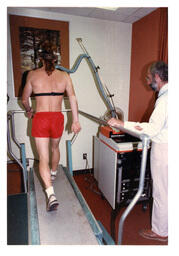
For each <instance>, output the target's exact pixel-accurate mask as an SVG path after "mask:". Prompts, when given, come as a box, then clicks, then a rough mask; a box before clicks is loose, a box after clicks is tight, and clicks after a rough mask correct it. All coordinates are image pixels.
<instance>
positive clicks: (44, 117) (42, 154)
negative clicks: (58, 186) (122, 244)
mask: <svg viewBox="0 0 179 256" xmlns="http://www.w3.org/2000/svg"><path fill="white" fill-rule="evenodd" d="M55 59H56V57H55V54H54V51H53V47H52V46H51V45H50V44H49V43H48V42H45V44H44V45H43V48H42V52H41V61H42V63H43V66H42V68H39V69H36V70H33V71H30V72H29V74H28V77H27V82H26V85H25V87H24V90H23V94H22V104H23V106H24V108H25V110H26V113H27V116H28V118H33V119H32V131H31V132H32V136H33V137H34V138H35V143H36V148H37V151H38V155H39V172H40V176H41V178H42V180H43V182H44V185H45V191H46V194H47V198H48V200H47V211H52V210H56V209H57V207H58V201H57V199H56V196H55V193H54V189H53V186H52V177H54V176H55V175H56V172H57V166H58V164H59V160H60V151H59V142H60V139H61V136H62V133H63V129H64V116H63V114H62V113H61V107H62V99H63V94H64V92H65V91H66V92H67V95H68V97H69V101H70V105H71V110H72V118H73V121H72V127H71V131H72V132H74V133H78V132H79V131H80V130H81V127H80V123H79V120H78V104H77V99H76V96H75V92H74V88H73V84H72V80H71V78H70V76H69V75H68V74H67V73H66V72H63V71H59V70H56V69H55ZM32 93H34V96H35V100H36V111H35V114H34V111H33V109H32V108H31V107H30V104H29V97H30V95H31V94H32ZM50 142H51V151H52V166H51V167H52V169H51V171H50V167H49V143H50Z"/></svg>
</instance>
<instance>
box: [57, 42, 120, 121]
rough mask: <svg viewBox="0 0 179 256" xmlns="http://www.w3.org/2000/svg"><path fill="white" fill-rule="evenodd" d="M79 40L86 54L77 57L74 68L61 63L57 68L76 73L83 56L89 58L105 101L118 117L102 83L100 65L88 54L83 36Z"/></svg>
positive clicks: (112, 112)
mask: <svg viewBox="0 0 179 256" xmlns="http://www.w3.org/2000/svg"><path fill="white" fill-rule="evenodd" d="M77 41H78V43H79V45H80V47H81V48H82V50H83V51H84V53H85V54H82V55H80V56H79V57H78V58H77V60H76V62H75V64H74V65H73V68H72V69H67V68H64V67H62V66H59V65H57V66H56V68H57V69H60V70H62V71H65V72H67V73H74V72H75V71H76V70H77V69H78V67H79V65H80V63H81V61H82V59H83V58H86V59H87V60H88V63H89V64H90V66H91V68H92V70H93V72H94V75H95V77H96V81H97V86H98V88H99V90H100V92H101V94H102V96H103V99H104V101H105V103H106V104H107V106H108V107H109V109H110V111H111V115H112V117H117V115H116V111H115V109H114V108H113V106H112V104H111V102H110V101H109V99H108V97H107V95H106V93H105V90H104V87H103V84H102V82H101V79H100V77H99V74H98V69H99V67H96V66H95V64H94V62H93V60H92V58H91V57H90V56H89V54H88V52H87V50H86V48H85V47H84V45H83V44H82V39H81V38H77Z"/></svg>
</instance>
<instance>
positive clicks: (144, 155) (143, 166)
mask: <svg viewBox="0 0 179 256" xmlns="http://www.w3.org/2000/svg"><path fill="white" fill-rule="evenodd" d="M79 113H80V114H82V115H84V116H86V117H87V118H89V119H91V120H93V121H95V122H98V123H99V124H102V125H107V126H109V125H108V123H107V122H106V121H105V120H103V119H101V118H98V117H95V116H93V115H90V114H88V113H85V112H83V111H80V110H79ZM115 129H116V128H115ZM118 130H120V131H122V132H124V133H127V134H130V135H132V136H134V137H137V138H139V139H140V140H141V141H142V159H141V166H140V177H139V187H138V191H137V193H136V195H135V196H134V198H133V199H132V201H131V202H130V204H129V205H128V207H127V208H126V210H125V211H124V213H123V214H122V216H121V218H120V222H119V228H118V244H119V245H120V244H121V243H122V233H123V225H124V221H125V219H126V217H127V216H128V214H129V213H130V211H131V210H132V208H133V207H134V206H135V204H136V203H137V201H138V200H139V198H140V197H141V195H142V192H143V189H144V179H145V171H146V163H147V153H148V148H149V144H150V137H149V136H148V135H146V134H144V133H141V134H139V133H136V132H134V131H132V130H130V129H126V128H124V127H123V126H120V127H119V128H118Z"/></svg>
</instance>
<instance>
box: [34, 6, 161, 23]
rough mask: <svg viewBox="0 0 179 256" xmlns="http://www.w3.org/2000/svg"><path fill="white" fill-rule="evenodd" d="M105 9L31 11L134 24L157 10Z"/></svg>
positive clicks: (148, 8) (45, 9)
mask: <svg viewBox="0 0 179 256" xmlns="http://www.w3.org/2000/svg"><path fill="white" fill-rule="evenodd" d="M106 8H107V7H104V8H98V7H34V8H33V9H38V10H44V11H50V12H56V13H64V14H70V15H76V16H83V17H88V18H96V19H102V20H109V21H117V22H125V23H134V22H135V21H137V20H140V19H141V18H142V17H144V16H146V15H148V14H149V13H151V12H153V11H154V10H156V9H157V8H151V7H141V8H133V7H127V8H125V7H120V8H117V7H116V9H115V10H111V9H106Z"/></svg>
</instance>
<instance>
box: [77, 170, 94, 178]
mask: <svg viewBox="0 0 179 256" xmlns="http://www.w3.org/2000/svg"><path fill="white" fill-rule="evenodd" d="M88 173H92V174H93V173H94V169H93V168H90V169H80V170H74V171H73V175H74V176H75V175H79V174H88Z"/></svg>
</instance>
